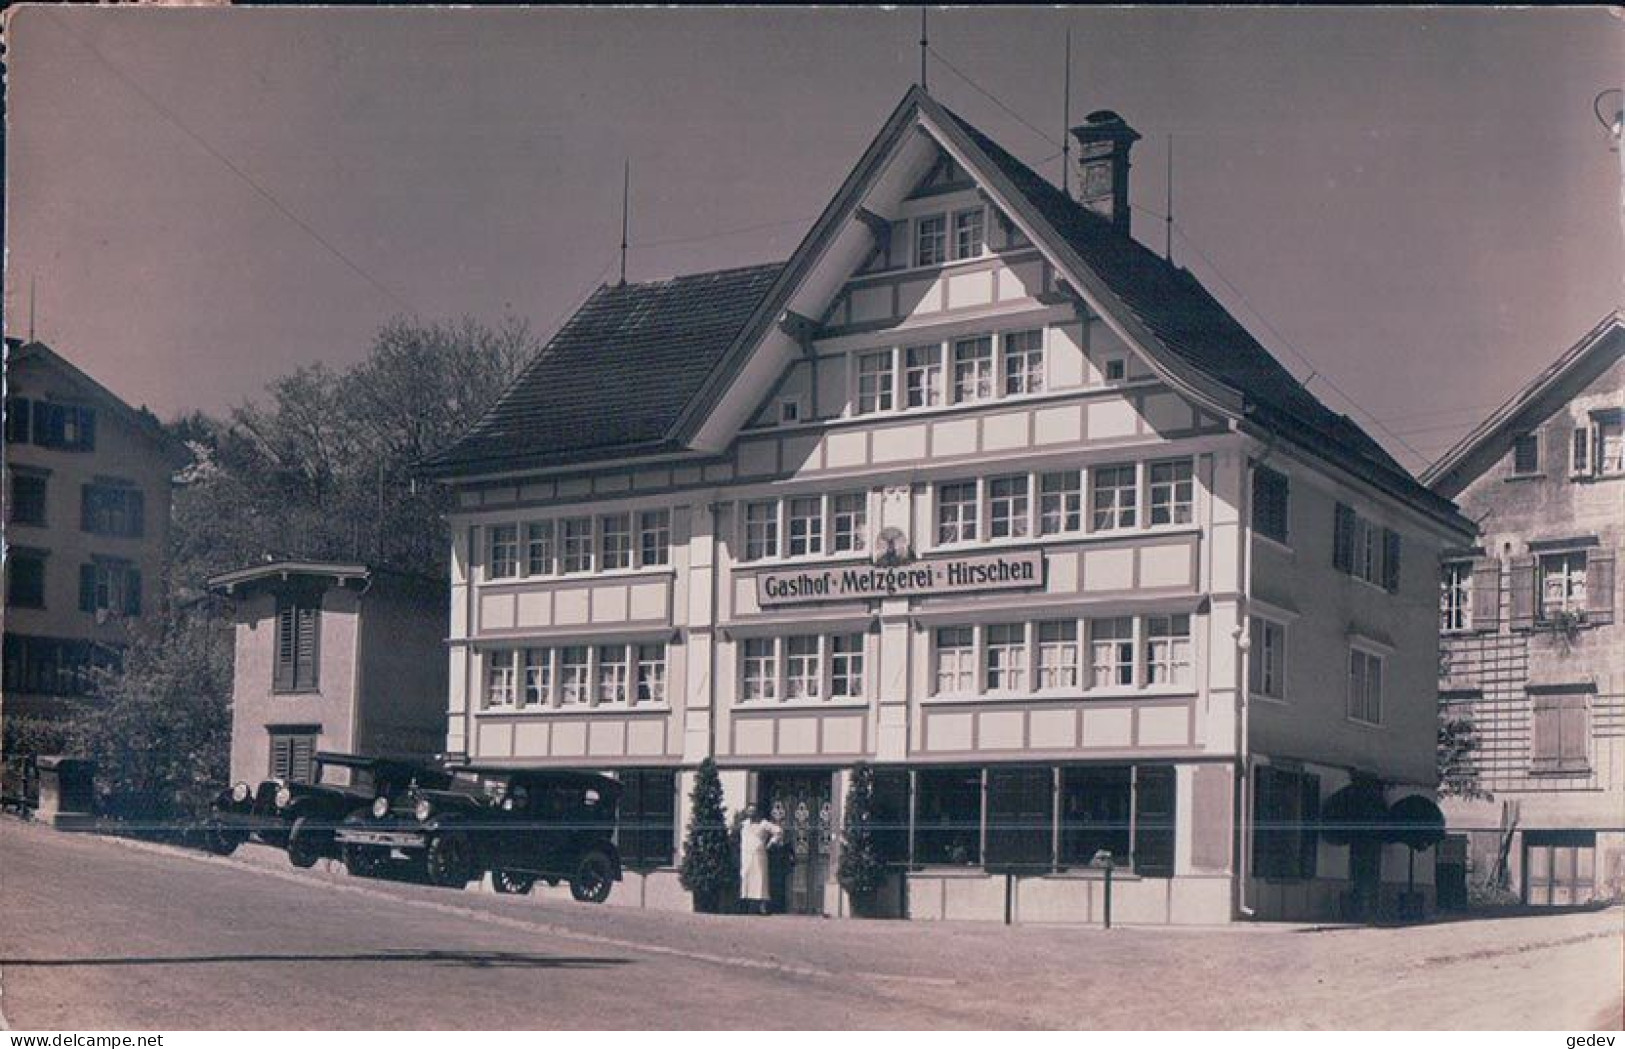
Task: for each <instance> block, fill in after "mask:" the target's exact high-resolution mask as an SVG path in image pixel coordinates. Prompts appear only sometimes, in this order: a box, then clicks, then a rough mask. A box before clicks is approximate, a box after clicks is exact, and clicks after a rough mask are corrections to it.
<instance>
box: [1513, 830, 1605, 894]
mask: <svg viewBox="0 0 1625 1049" xmlns="http://www.w3.org/2000/svg"><path fill="white" fill-rule="evenodd" d="M1596 845H1597V840H1596V835H1595V834H1593V833H1591V832H1588V831H1579V832H1568V833H1563V832H1560V831H1558V832H1553V831H1549V832H1546V833H1540V832H1538V831H1530V832H1528V833H1526V834H1525V835H1524V851H1523V870H1524V900H1525V901H1526V902H1528V903H1529V904H1531V905H1533V906H1536V907H1547V906H1550V907H1567V906H1572V905H1574V904H1579V903H1590V902H1591V897H1592V893H1593V892H1594V886H1595V884H1596V880H1597V878H1596V858H1597V848H1596Z"/></svg>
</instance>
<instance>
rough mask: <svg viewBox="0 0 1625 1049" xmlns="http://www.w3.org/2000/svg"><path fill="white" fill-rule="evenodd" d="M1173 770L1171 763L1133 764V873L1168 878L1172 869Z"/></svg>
mask: <svg viewBox="0 0 1625 1049" xmlns="http://www.w3.org/2000/svg"><path fill="white" fill-rule="evenodd" d="M1174 808H1175V801H1174V770H1173V766H1171V765H1136V766H1135V767H1134V852H1133V867H1134V873H1136V874H1138V875H1140V876H1142V877H1146V878H1171V877H1173V873H1174V819H1175V816H1174Z"/></svg>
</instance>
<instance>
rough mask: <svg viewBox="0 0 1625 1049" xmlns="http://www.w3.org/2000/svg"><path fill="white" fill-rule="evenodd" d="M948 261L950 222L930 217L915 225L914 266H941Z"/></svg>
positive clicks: (938, 217)
mask: <svg viewBox="0 0 1625 1049" xmlns="http://www.w3.org/2000/svg"><path fill="white" fill-rule="evenodd" d="M946 261H948V220H947V219H946V218H945V217H944V216H942V215H930V216H927V217H926V218H923V219H920V220H919V221H918V222H916V223H915V224H914V265H916V266H940V265H942V264H943V263H944V262H946Z"/></svg>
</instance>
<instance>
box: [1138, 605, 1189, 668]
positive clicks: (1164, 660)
mask: <svg viewBox="0 0 1625 1049" xmlns="http://www.w3.org/2000/svg"><path fill="white" fill-rule="evenodd" d="M1145 683H1146V684H1148V685H1188V684H1190V683H1191V617H1190V616H1188V615H1177V616H1147V617H1146V620H1145Z"/></svg>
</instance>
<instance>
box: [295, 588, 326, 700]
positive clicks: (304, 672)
mask: <svg viewBox="0 0 1625 1049" xmlns="http://www.w3.org/2000/svg"><path fill="white" fill-rule="evenodd" d="M296 628H297V635H296V637H295V641H294V648H295V653H294V674H293V687H294V688H315V687H316V680H317V675H316V656H317V652H316V649H317V645H318V642H319V639H320V637H321V609H320V608H319V607H318V606H317V605H315V604H304V605H299V606H298V612H297V623H296Z"/></svg>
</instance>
